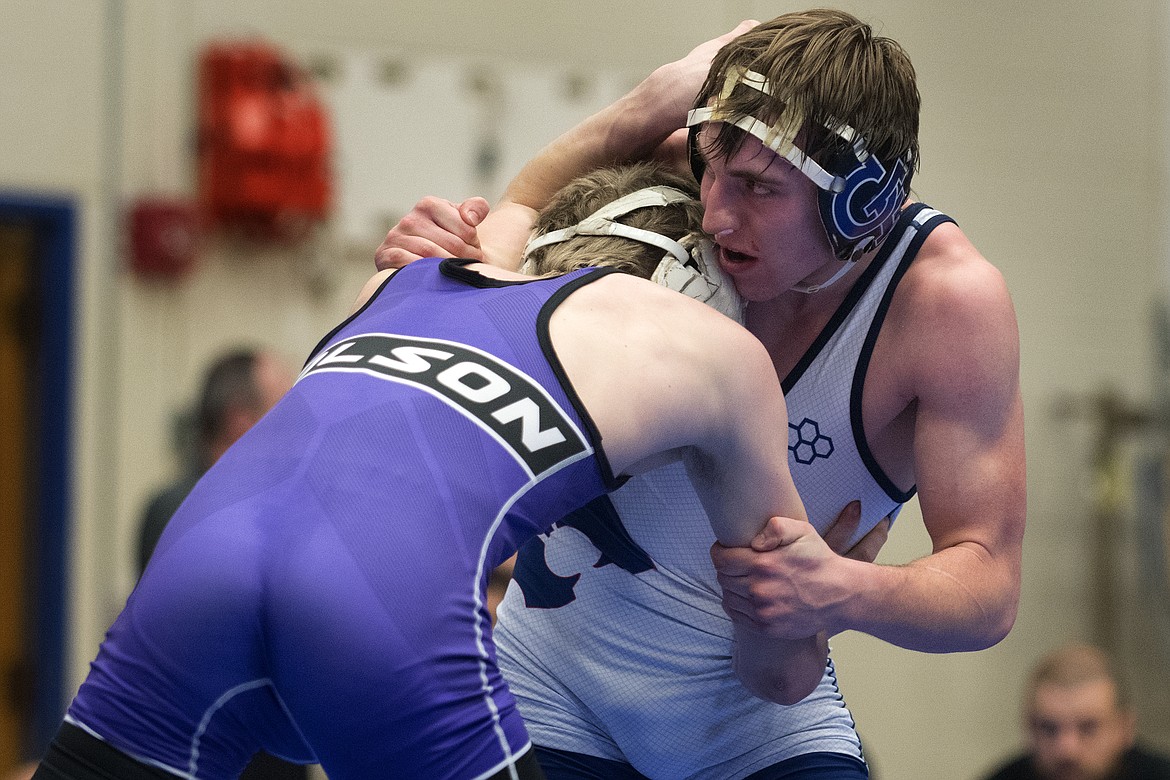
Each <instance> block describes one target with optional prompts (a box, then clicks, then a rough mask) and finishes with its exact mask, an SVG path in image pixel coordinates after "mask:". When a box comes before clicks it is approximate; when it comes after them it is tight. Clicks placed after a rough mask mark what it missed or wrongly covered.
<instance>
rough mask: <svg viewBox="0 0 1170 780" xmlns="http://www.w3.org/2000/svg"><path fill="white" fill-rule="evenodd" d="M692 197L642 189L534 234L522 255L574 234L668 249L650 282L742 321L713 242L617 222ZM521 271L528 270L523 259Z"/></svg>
mask: <svg viewBox="0 0 1170 780" xmlns="http://www.w3.org/2000/svg"><path fill="white" fill-rule="evenodd" d="M689 200H693V198H692V197H691V196H690V195H688V194H687V193H685V192H683V191H682V190H677V189H675V188H674V187H666V186H661V187H646V188H644V189H640V190H637V191H636V192H632V193H630V194H629V195H626V196H624V197H621V198H618V199H617V200H615V201H612V202H610V203H607V204H606V205H605V206H602V207H601V208H600V209H598V210H597V211H595V212H593V213H592V214H590V215H589V216H588V217H586V218H585V219H583V220H581V221H580V222H578V223H577V224H576V225H573V226H571V227H567V228H562V229H561V230H553V231H550V232H548V233H544V234H542V235H539V236H536V237H534V238H533V239H532V240H531V241H529V242H528V245H527V246H526V247H524V257H525V258H527V257H528V255H529V254H530V253H531V252H532V250H534V249H539V248H540V247H543V246H548V245H549V244H559V243H561V242H562V241H568V240H569V239H571V238H574V237H576V236H620V237H622V238H629V239H632V240H634V241H640V242H642V243H643V244H650V245H651V246H656V247H659V248H660V249H664V250H666V255H665V256H664V257H663V258H662V261H661V262H660V263H659V264H658V267H657V268H655V269H654V273H653V274H651V276H650V280H651V281H653V282H655V283H657V284H660V285H662V286H663V287H667V288H669V289H671V290H675V291H676V292H681V293H682V294H683V295H686V296H688V297H690V298H694V299H695V300H697V301H699V302H701V303H706V304H707V305H709V306H711V307H712V308H714V309H715V310H716V311H718V312H720V313H722V314H724V315H726V316H728V317H731V318H732V319H733V320H735V321H736V322H738V323H740V324H743V309H744V301H743V299H742V298H740V297H739V293H738V292H736V289H735V285H734V284H733V283H732V281H731V278H730V277H728V276H727V275H726V274H725V273H724V272H723V269H722V268H720V267H719V263H718V261H717V260H716V259H715V245H714V243H712V242H711V240H710V239H708V238H705V237H699V236H694V235H692V236H685V237H683V239H682V240H681V241H675V240H674V239H673V238H668V237H667V236H664V235H662V234H661V233H655V232H654V231H652V230H644V229H642V228H638V227H633V226H632V225H627V224H624V223H622V222H617V221H615V220H616V218H617V217H620V216H623V215H625V214H628V213H630V212H631V211H635V210H637V209H641V208H647V207H653V206H667V205H670V204H671V203H678V202H680V201H689ZM524 268H525V269H530V265H529V264H528V263H527V262H526V263H525V266H524Z"/></svg>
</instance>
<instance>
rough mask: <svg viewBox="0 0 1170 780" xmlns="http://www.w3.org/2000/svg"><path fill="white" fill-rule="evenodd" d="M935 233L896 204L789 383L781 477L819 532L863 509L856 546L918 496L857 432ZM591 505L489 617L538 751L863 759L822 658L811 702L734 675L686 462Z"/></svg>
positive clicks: (636, 757)
mask: <svg viewBox="0 0 1170 780" xmlns="http://www.w3.org/2000/svg"><path fill="white" fill-rule="evenodd" d="M945 221H950V219H949V218H948V217H945V216H944V215H942V214H940V213H939V212H937V211H934V210H932V209H929V208H926V207H925V206H922V205H921V204H915V205H914V206H911V207H910V208H908V209H907V210H906V211H905V212H904V213H903V215H902V216H901V218H900V219H899V223H898V225H897V227H896V228H895V229H894V231H893V232H892V234H891V236H890V237H889V238H888V239H887V240H886V242H885V245H884V246H883V248H882V250H881V251H880V252H879V254H878V256H877V257H875V258H874V261H873V262H872V263H871V264H870V266H869V267H868V268H867V269H866V270H865V272H864V273H863V275H862V276H861V278H860V279H859V280H858V281H857V283H856V284H855V285H854V288H853V289H852V290H851V291H850V293H849V295H848V296H847V297H846V299H845V301H844V302H843V303H842V304H841V307H840V309H839V310H838V311H837V312H836V313H835V314H834V316H833V318H832V319H831V321H830V322H829V324H828V325H827V326H826V328H825V330H824V331H823V332H822V333H821V334H820V335H819V337H818V338H817V340H816V341H815V342H814V343H813V345H812V346H811V347H810V349H809V351H808V352H807V353H806V354H805V356H804V357H803V358H802V359H801V361H800V363H799V364H798V365H797V366H796V368H794V369H793V371H792V373H791V374H790V375H789V376H788V377H786V378H785V381H784V383H783V385H784V390H785V396H786V399H787V403H788V413H789V430H788V443H789V465H790V466H791V469H792V475H793V479H794V481H795V482H796V486H797V489H798V490H799V492H800V495H801V497H802V499H803V500H804V503H805V507H806V509H807V511H808V515H809V519H810V520H811V521H812V522H813V524H814V525H815V526H816V527H817V529H818V531H822V532H823V530H824V528H825V527H826V526H827V525H828V524H829V523H831V522H832V521H833V520H834V519H835V518H836V517H837V515H838V513H839V512H840V511H841V509H843V508H844V506H845V505H846V504H847V503H848V502H850V501H852V500H855V499H860V500H861V506H862V513H863V517H862V523H861V527H860V529H859V531H858V538H860V537H861V536H863V535H864V534H865V533H866V532H868V531H869V530H870V529H872V528H873V526H874V525H875V524H876V523H877V522H878V521H879V520H881V519H882V518H883V517H885V516H886V515H890V514H895V513H896V512H897V511H898V510H899V509H900V507H901V505H902V504H903V503H904V502H905V501H907V500H909V499H910V498H911V496H912V495H913V489H911V491H909V492H902V491H900V490H899V489H898V488H897V487H896V486H895V485H894V484H893V483H892V482H891V481H890V479H889V478H888V477H887V476H886V475H885V474H883V473H882V472H881V470H880V468H879V467H878V466H877V464H876V462H875V461H874V459H873V456H872V454H871V453H870V451H869V448H868V446H867V445H866V444H865V442H864V440H863V438H862V437H861V436H860V432H861V431H862V424H861V417H860V415H861V411H860V410H861V389H862V387H863V384H864V379H865V371H866V368H867V366H868V364H869V358H870V355H871V353H872V349H873V344H874V341H875V339H876V337H877V333H878V329H879V328H880V327H881V324H882V321H883V317H884V315H885V312H886V310H887V309H888V306H889V301H890V298H891V296H892V295H893V292H894V288H895V286H896V285H897V283H898V280H899V279H901V277H902V275H903V274H904V273H905V270H906V268H907V267H908V266H909V264H910V262H911V261H912V260H913V258H914V255H915V254H916V253H917V251H918V248H919V247H920V246H921V244H922V241H923V240H925V238H926V235H927V234H928V233H929V232H930V230H932V229H933V228H934V227H935V226H936V225H938V224H941V223H942V222H945ZM610 501H612V504H611V503H609V502H610ZM615 507H616V513H615V512H614V511H613V510H614V508H615ZM588 509H589V511H582V512H579V513H577V514H575V515H573V516H571V517H569V518H566V519H565V520H564V521H562V522H561V523H558V524H557V526H556V527H555V528H554V530H553V531H552V532H551V533H549V534H547V535H544V536H542V537H540V538H538V539H536V540H533V541H532V542H530V543H529V544H528V545H527V546H526V547H525V549H524V550H522V552H521V558H520V560H519V561H518V563H517V567H516V574H515V579H514V581H513V582H512V584H511V585H510V587H509V589H508V593H507V596H506V597H505V599H504V601H503V604H502V605H501V606H500V610H499V623H498V625H497V627H496V629H495V641H496V645H497V651H498V655H499V663H500V667H501V669H502V671H503V673H504V677H505V679H507V681H508V684H509V687H510V688H511V690H512V693H513V694H514V695H515V696H516V699H517V701H518V703H519V707H520V711H521V714H522V715H523V716H524V720H525V723H526V725H527V727H528V730H529V733H530V736H531V738H532V741H533V742H534V743H535V744H537V745H541V746H544V747H549V748H556V749H559V750H568V751H572V752H576V753H587V754H590V755H594V756H600V757H602V758H609V759H613V760H618V761H625V762H628V763H629V764H631V765H632V766H633V767H634V768H635V769H637V770H638V771H639V772H641V773H642V774H644V775H646V776H647V777H650V778H661V779H662V780H681V778H694V779H695V780H700V779H705V780H735V779H736V778H742V777H745V776H747V775H749V774H751V773H753V772H756V771H759V770H761V769H763V768H765V767H768V766H771V765H773V764H775V763H778V762H780V761H783V760H785V759H788V758H791V757H793V756H797V755H801V754H805V753H812V752H834V753H844V754H846V755H850V756H854V757H858V758H861V757H862V752H861V744H860V741H859V739H858V736H857V732H856V730H855V728H854V723H853V717H852V715H851V714H850V712H849V710H848V709H847V708H846V707H845V702H844V699H843V698H842V696H841V694H840V692H839V690H838V688H837V681H836V676H835V672H834V668H833V664H832V662H831V661H830V662H829V664H828V666H827V668H826V673H825V676H824V678H823V679H822V680H821V683H820V685H819V686H818V688H817V689H816V691H815V692H814V693H813V694H812V695H810V696H809V697H807V698H806V699H804V700H803V701H801V702H800V703H799V704H796V705H793V706H790V707H783V706H780V705H776V704H772V703H769V702H766V701H764V700H762V699H758V698H755V697H753V696H752V695H750V694H749V693H748V692H747V691H746V690H745V689H744V688H743V687H742V686H741V685H740V683H739V681H738V680H737V679H736V677H735V675H734V673H733V672H732V670H731V664H730V658H731V636H732V627H731V621H730V620H729V619H728V618H727V616H726V614H725V613H724V612H723V608H722V606H721V603H720V591H719V586H718V583H717V581H716V579H715V571H714V568H713V566H712V564H711V559H710V554H709V550H710V547H711V544H712V543H713V542H714V541H715V537H714V534H713V533H712V531H711V527H710V524H709V523H708V521H707V516H706V514H705V513H704V512H703V509H702V506H701V504H700V501H699V499H698V496H697V495H696V494H695V492H694V489H693V488H692V487H691V484H690V481H689V480H688V479H687V477H686V472H685V468H684V467H683V466H682V465H681V464H672V465H669V466H666V467H663V468H660V469H657V470H655V471H653V472H650V473H648V474H645V475H642V476H641V477H638V478H635V479H632V480H630V482H629V483H627V484H626V485H625V486H624V487H623V488H622V489H620V490H619V491H617V492H616V493H614V494H613V495H612V496H610V497H609V499H604V500H601V501H598V502H595V503H594V504H593V505H591V506H590V507H589V508H588ZM619 517H620V520H619V519H618V518H619ZM526 603H527V606H526Z"/></svg>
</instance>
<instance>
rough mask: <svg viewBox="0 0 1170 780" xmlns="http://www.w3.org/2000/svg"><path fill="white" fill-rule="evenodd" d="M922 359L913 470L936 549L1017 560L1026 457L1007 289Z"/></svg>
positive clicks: (1014, 562)
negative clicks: (973, 550) (961, 548)
mask: <svg viewBox="0 0 1170 780" xmlns="http://www.w3.org/2000/svg"><path fill="white" fill-rule="evenodd" d="M956 316H959V317H961V316H962V315H961V313H960V314H958V315H956ZM921 364H922V366H923V368H922V370H921V371H920V372H919V374H918V377H919V378H918V380H917V381H918V385H919V387H918V391H917V393H916V397H917V401H916V402H917V408H916V420H915V437H914V461H915V477H916V483H917V486H918V496H919V503H920V505H921V507H922V514H923V520H924V523H925V525H926V529H927V531H928V532H929V533H930V536H931V539H932V541H933V544H934V547H935V550H936V551H938V550H940V549H946V548H949V547H955V546H958V545H968V546H971V545H974V546H977V547H978V548H981V552H982V553H985V554H987V555H989V556H991V558H992V559H995V560H998V561H999V562H1001V563H1004V564H1006V565H1012V566H1015V565H1017V564H1018V557H1019V550H1020V546H1021V544H1022V537H1023V522H1024V509H1025V462H1024V438H1023V404H1022V401H1021V395H1020V382H1019V344H1018V335H1017V333H1016V329H1015V318H1014V314H1013V313H1012V312H1011V310H1010V302H1008V301H1007V300H1006V294H1004V295H1003V296H1001V297H999V298H998V299H996V300H994V301H992V302H991V304H989V305H985V306H984V307H983V311H982V317H981V318H980V322H978V323H976V322H972V323H971V325H970V327H968V328H967V329H966V331H965V333H963V338H962V339H961V340H960V341H959V342H957V343H956V342H955V341H953V340H952V342H951V343H947V341H946V340H943V339H938V340H937V341H936V342H935V343H934V344H933V345H932V347H931V349H930V351H928V352H927V354H926V355H925V357H924V359H922V361H921Z"/></svg>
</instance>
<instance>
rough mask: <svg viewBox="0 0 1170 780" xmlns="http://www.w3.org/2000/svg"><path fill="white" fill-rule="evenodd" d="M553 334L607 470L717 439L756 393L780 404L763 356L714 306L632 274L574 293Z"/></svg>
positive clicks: (776, 384)
mask: <svg viewBox="0 0 1170 780" xmlns="http://www.w3.org/2000/svg"><path fill="white" fill-rule="evenodd" d="M549 332H550V335H551V337H552V341H553V345H554V348H555V349H556V352H557V356H558V358H559V359H560V362H561V364H562V366H563V367H564V369H565V373H566V375H567V376H568V378H569V380H570V382H571V383H572V384H573V386H574V388H575V389H576V391H577V393H578V395H579V396H580V398H581V399H582V401H583V402H584V404H585V407H586V408H587V409H588V410H589V411H590V413H591V414H592V416H593V418H594V422H595V423H596V424H597V427H598V429H599V430H600V431H601V434H602V438H603V439H604V440H605V441H606V450H607V452H608V454H609V457H610V460H611V463H612V464H613V465H614V467H615V468H616V469H618V470H622V469H627V468H630V467H631V466H632V464H633V463H635V462H637V461H638V460H639V459H640V458H642V457H645V456H646V455H649V454H654V453H661V452H665V451H669V450H673V449H675V448H678V447H683V446H687V445H692V444H694V443H695V442H698V441H705V440H711V439H713V438H714V437H715V435H716V433H715V432H716V431H717V430H719V429H721V428H725V427H726V426H727V425H728V422H727V421H728V419H729V416H730V412H731V410H734V409H738V410H742V409H743V407H744V404H750V403H751V401H753V400H754V399H755V398H757V397H758V396H759V395H760V394H767V393H772V392H773V391H774V394H775V395H776V396H777V397H778V398H779V396H780V395H781V393H780V390H779V382H778V380H777V379H776V377H775V371H774V370H773V369H772V366H771V361H770V360H769V359H768V356H767V352H766V351H765V350H764V347H763V345H761V344H760V342H759V341H757V340H756V339H755V338H754V337H753V336H752V335H751V334H750V333H748V331H747V330H745V329H744V328H743V327H741V326H740V325H739V324H737V323H736V322H734V321H732V320H730V319H728V318H727V317H725V316H724V315H722V314H720V313H719V312H717V311H715V310H714V309H711V308H710V307H708V306H706V305H704V304H702V303H699V302H698V301H695V300H693V299H691V298H688V297H686V296H684V295H682V294H681V293H677V292H674V291H671V290H668V289H665V288H663V287H660V286H658V285H657V284H654V283H653V282H649V281H646V280H644V279H639V278H636V277H633V276H629V275H626V274H610V275H608V276H605V277H602V278H601V279H598V280H596V281H594V282H593V283H591V284H587V285H585V286H583V287H582V288H580V289H578V290H575V291H574V292H573V293H572V294H571V295H569V296H568V298H567V299H566V300H565V301H564V302H563V303H562V304H561V305H560V306H559V307H558V308H557V310H556V311H555V312H554V313H553V315H552V318H551V320H550V322H549Z"/></svg>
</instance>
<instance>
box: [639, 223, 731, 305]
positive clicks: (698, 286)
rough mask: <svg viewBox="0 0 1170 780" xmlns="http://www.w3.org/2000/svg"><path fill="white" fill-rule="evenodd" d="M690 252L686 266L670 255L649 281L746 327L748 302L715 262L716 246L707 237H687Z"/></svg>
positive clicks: (660, 264)
mask: <svg viewBox="0 0 1170 780" xmlns="http://www.w3.org/2000/svg"><path fill="white" fill-rule="evenodd" d="M683 243H684V245H687V246H688V248H689V250H690V257H689V258H688V259H687V261H686V262H685V263H682V262H679V260H678V258H677V257H675V256H674V255H671V254H667V255H666V256H665V257H663V258H662V262H660V263H659V264H658V267H657V268H655V269H654V273H653V274H651V275H650V281H652V282H655V283H657V284H660V285H662V286H663V287H667V288H669V289H671V290H674V291H676V292H680V293H682V294H683V295H686V296H687V297H689V298H694V299H695V300H696V301H699V302H700V303H705V304H707V305H708V306H710V307H711V308H712V309H715V311H717V312H719V313H720V314H723V315H725V316H727V317H730V318H731V319H733V320H735V321H736V322H738V323H739V324H740V325H742V324H743V319H744V317H743V314H744V306H745V301H744V300H743V298H741V297H740V295H739V291H737V290H736V289H735V283H734V282H733V281H732V279H731V277H730V276H728V275H727V274H726V273H725V272H724V271H723V269H722V268H721V267H720V265H719V261H718V260H716V259H715V245H714V244H713V243H712V242H711V240H710V239H708V238H697V237H687V238H684V239H683Z"/></svg>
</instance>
